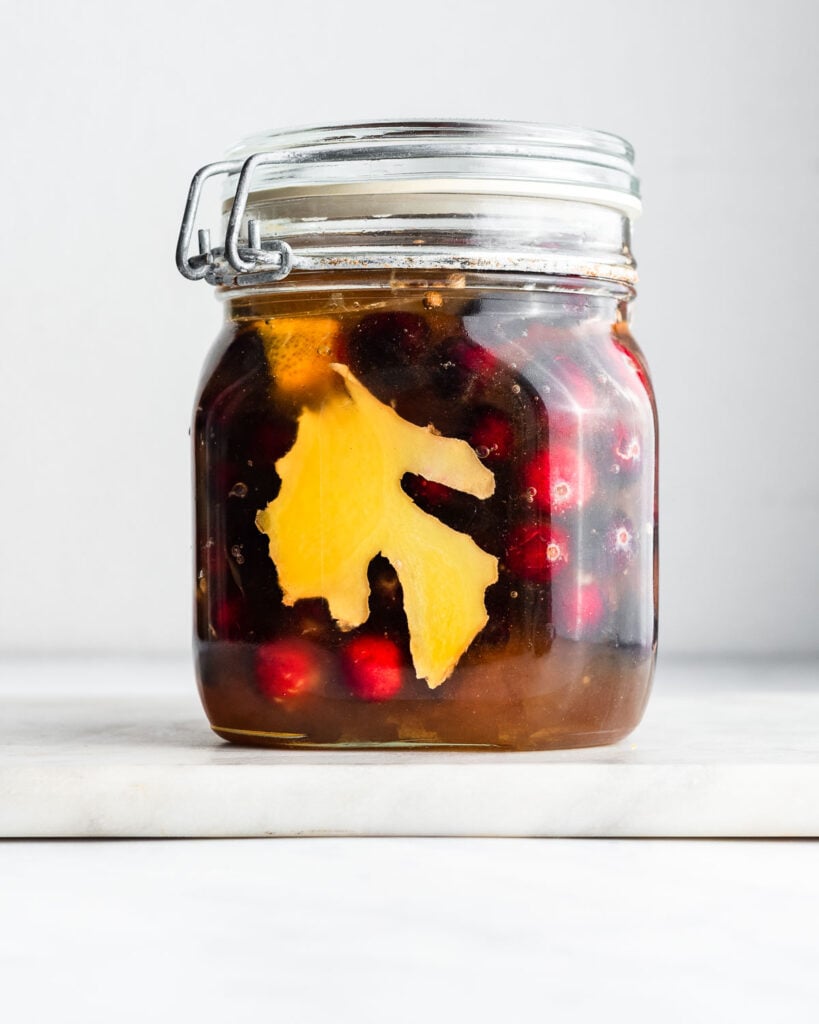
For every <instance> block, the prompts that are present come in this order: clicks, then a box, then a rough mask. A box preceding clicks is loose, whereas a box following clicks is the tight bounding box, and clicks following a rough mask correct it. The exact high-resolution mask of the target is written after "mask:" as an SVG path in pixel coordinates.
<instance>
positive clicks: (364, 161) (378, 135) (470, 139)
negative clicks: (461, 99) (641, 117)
mask: <svg viewBox="0 0 819 1024" xmlns="http://www.w3.org/2000/svg"><path fill="white" fill-rule="evenodd" d="M260 153H264V154H269V155H271V156H275V157H276V158H277V159H275V160H271V161H270V162H264V163H261V164H259V166H258V167H257V169H256V173H255V175H254V181H253V187H252V189H251V195H257V194H259V193H262V192H271V191H274V192H280V191H281V192H282V193H284V192H285V190H286V194H288V195H310V194H321V193H335V194H338V193H340V192H349V191H356V192H363V193H367V192H419V193H423V192H433V191H434V192H456V191H457V192H478V193H488V194H497V195H533V196H539V197H544V198H555V199H567V200H573V201H579V202H592V203H596V204H599V205H603V206H608V207H610V208H612V209H615V210H618V211H619V212H621V213H623V214H625V215H626V216H628V217H635V216H637V215H638V214H639V213H640V210H641V201H640V185H639V179H638V178H637V176H636V174H635V171H634V150H633V148H632V146H631V145H630V144H629V143H628V142H627V141H626V140H625V139H623V138H621V137H620V136H619V135H615V134H612V133H611V132H605V131H599V130H596V129H587V128H582V127H577V126H571V125H558V124H547V123H542V124H541V123H537V122H527V121H498V120H442V121H431V120H403V119H402V120H383V121H362V122H341V123H336V124H325V125H306V126H302V127H295V128H279V129H273V130H270V131H265V132H260V133H257V134H254V135H251V136H248V137H247V138H245V139H243V140H242V141H240V142H239V143H237V144H236V145H235V146H233V147H231V149H229V150H228V152H227V154H226V159H228V160H237V161H238V160H242V159H244V158H248V157H250V156H253V155H255V154H260ZM237 181H238V173H235V174H228V175H227V178H226V183H225V200H226V201H229V200H230V199H231V198H232V196H233V194H234V193H235V191H236V185H237Z"/></svg>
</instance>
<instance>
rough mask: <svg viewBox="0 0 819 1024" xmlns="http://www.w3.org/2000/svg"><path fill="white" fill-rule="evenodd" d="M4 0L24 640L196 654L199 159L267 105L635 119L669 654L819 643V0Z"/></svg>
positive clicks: (14, 518)
mask: <svg viewBox="0 0 819 1024" xmlns="http://www.w3.org/2000/svg"><path fill="white" fill-rule="evenodd" d="M3 6H4V7H5V8H6V9H5V10H4V12H3V23H4V25H3V29H2V33H0V89H2V97H3V101H2V104H0V138H2V140H3V153H4V157H3V166H2V171H1V172H0V187H1V188H2V196H3V204H2V211H3V213H2V223H3V229H2V237H3V245H2V247H0V280H2V282H3V286H4V287H3V301H2V305H1V306H0V309H1V310H2V312H1V313H0V321H1V327H0V330H1V331H2V342H1V343H0V360H2V365H1V366H0V372H1V373H2V376H0V380H2V385H3V387H2V400H1V401H0V481H2V497H1V499H0V545H1V547H0V649H3V650H6V651H20V652H26V651H35V650H36V651H54V652H60V651H95V650H108V651H112V650H121V651H141V652H183V651H184V650H186V649H187V646H188V637H189V628H190V627H189V614H190V612H189V609H190V599H189V590H190V583H189V549H190V531H189V516H190V506H189V502H190V497H189V466H188V439H187V427H188V418H189V412H190V407H191V402H192V396H193V392H194V387H195V384H196V379H197V375H198V372H199V367H200V365H201V363H202V360H203V357H204V354H205V351H206V349H207V347H208V345H209V344H210V340H211V339H212V338H213V337H214V336H215V334H216V331H217V328H218V323H219V310H218V307H217V305H216V303H215V302H214V300H213V297H212V293H211V292H210V290H209V288H208V286H206V285H205V284H199V285H192V284H189V283H186V282H184V281H183V280H182V279H181V278H180V277H179V276H178V274H177V273H176V271H175V269H174V265H173V248H174V243H175V235H176V231H177V227H178V221H179V217H180V215H181V210H182V204H183V199H184V195H185V191H186V188H187V184H188V181H189V178H190V175H191V174H192V172H193V171H194V170H195V169H196V168H197V167H198V166H200V165H201V164H203V163H206V162H208V161H210V160H213V159H217V158H218V157H219V156H220V154H221V152H222V151H223V149H224V148H225V147H226V146H227V145H228V144H229V143H232V142H233V141H234V140H235V139H237V138H238V137H240V136H243V135H245V134H247V133H249V132H252V131H256V130H260V129H264V128H267V127H273V126H282V125H287V124H293V123H296V124H298V123H303V122H321V121H327V120H339V119H362V118H370V117H379V116H387V117H401V116H412V115H414V116H421V117H437V116H477V117H510V118H522V119H531V120H548V121H558V122H574V123H579V124H583V125H587V126H590V127H600V128H605V129H609V130H613V131H616V132H619V133H621V134H623V135H625V136H626V137H627V138H629V139H630V140H631V141H632V142H633V143H634V145H635V147H636V149H637V154H638V167H639V171H640V173H641V175H642V177H643V182H644V198H645V211H646V212H645V215H644V217H643V219H642V221H641V222H640V223H639V225H638V231H637V236H636V251H637V255H638V258H639V261H640V266H641V286H640V297H639V300H638V303H637V307H636V311H635V312H636V317H635V322H636V329H637V334H638V337H639V338H640V340H641V343H642V345H643V347H644V349H645V350H646V353H647V355H648V357H649V360H650V363H651V365H652V368H653V371H654V376H655V381H656V385H657V391H658V395H659V401H660V407H661V409H660V412H661V430H662V438H661V441H662V506H661V518H662V564H663V587H662V618H663V622H662V643H663V645H664V649H665V650H666V651H675V652H720V651H725V652H744V653H753V652H788V653H792V652H801V653H810V652H816V651H817V650H819V640H818V639H817V630H816V627H817V614H816V608H817V598H819V529H817V518H819V517H818V516H817V510H818V509H819V458H818V457H817V453H816V448H817V441H819V430H818V429H817V424H816V412H815V404H816V403H815V393H816V386H817V381H818V380H819V344H817V338H816V334H817V331H816V321H815V314H814V306H815V303H814V293H815V290H816V286H817V273H816V272H817V269H819V268H817V239H816V227H817V212H819V210H818V208H819V198H818V196H819V188H818V186H819V134H817V131H816V126H817V121H818V120H819V109H818V108H819V61H817V59H816V42H817V29H818V28H819V5H817V4H816V3H815V2H812V0H804V2H799V0H791V2H788V0H780V2H779V3H777V4H764V5H759V4H754V3H748V2H747V0H746V2H742V0H722V2H720V0H687V2H685V3H676V4H665V3H657V2H655V0H637V2H628V0H618V2H616V3H613V2H611V0H586V2H585V3H583V4H570V3H566V2H560V3H556V2H544V0H531V2H523V0H507V2H505V3H503V4H498V3H497V2H491V3H490V2H483V0H471V2H462V3H448V4H447V3H444V2H442V0H435V2H429V0H413V2H411V3H410V2H408V3H406V4H403V5H400V6H396V5H394V4H384V3H383V2H378V0H349V2H347V3H343V4H342V3H330V2H326V3H310V2H304V0H302V2H299V0H279V2H274V0H265V2H259V0H243V2H242V3H240V4H230V3H227V2H225V0H222V2H220V3H214V2H212V0H198V2H196V3H188V2H184V3H173V2H169V0H164V2H161V3H160V2H155V0H141V2H139V3H133V4H127V5H125V4H116V3H111V2H110V0H106V2H100V0H90V2H84V3H76V2H64V3H50V4H44V3H36V2H29V3H26V4H16V5H14V8H13V9H12V8H11V5H10V4H9V3H8V2H7V0H6V2H5V3H4V5H3Z"/></svg>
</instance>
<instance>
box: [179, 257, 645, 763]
mask: <svg viewBox="0 0 819 1024" xmlns="http://www.w3.org/2000/svg"><path fill="white" fill-rule="evenodd" d="M294 276H295V275H294ZM328 276H329V277H331V278H333V281H332V286H331V287H329V286H328V284H327V281H326V280H321V279H320V278H319V277H318V275H317V276H316V278H315V279H313V280H311V278H309V277H307V276H302V277H301V278H300V279H299V280H298V281H294V282H292V283H288V285H287V287H284V286H278V287H277V288H276V289H275V290H270V291H267V292H264V291H261V290H255V289H248V290H246V291H245V292H243V293H235V294H234V296H233V297H232V298H229V299H228V321H227V324H226V327H225V330H224V331H223V333H222V335H221V336H220V338H219V339H218V341H217V343H216V345H215V347H214V349H213V351H212V352H211V355H210V358H209V362H208V366H207V368H206V370H205V373H204V376H203V380H202V385H201V388H200V392H199V396H198V399H197V408H196V415H195V423H194V455H195V465H196V469H195V474H196V584H195V601H196V637H195V644H196V656H197V657H196V660H197V670H198V677H199V683H200V692H201V695H202V699H203V703H204V706H205V709H206V712H207V714H208V716H209V718H210V721H211V724H212V727H213V728H214V730H215V731H216V732H217V733H218V734H219V735H221V736H223V737H224V738H226V739H230V740H234V741H236V742H245V743H256V744H262V745H269V746H330V747H334V746H339V747H367V746H376V747H378V746H446V747H464V746H466V747H477V748H500V749H511V750H533V749H548V748H554V747H568V746H584V745H595V744H601V743H608V742H613V741H615V740H617V739H619V738H621V737H622V736H624V735H626V734H627V733H628V732H630V731H631V729H633V728H634V726H635V725H636V724H637V723H638V721H639V719H640V717H641V715H642V711H643V708H644V705H645V701H646V699H647V695H648V690H649V686H650V681H651V676H652V671H653V663H654V654H655V644H656V581H657V563H656V544H657V532H656V414H655V408H654V401H653V395H652V391H651V385H650V383H649V380H648V376H647V371H646V367H645V362H644V360H643V358H642V355H641V353H640V352H639V350H638V349H637V347H636V345H635V343H634V341H633V339H632V338H631V335H630V333H629V330H628V327H627V315H626V308H627V298H628V296H627V294H626V293H625V291H624V290H620V291H618V290H617V289H615V288H611V289H609V288H602V287H584V286H583V283H582V282H578V281H577V280H573V281H572V280H561V279H557V278H548V277H546V276H544V275H540V276H539V277H523V276H519V275H513V274H506V275H489V274H471V275H466V276H465V275H463V274H461V275H458V276H457V277H454V278H453V277H450V278H446V277H444V276H442V275H437V276H436V275H434V274H429V275H428V276H427V277H424V278H419V277H418V275H417V274H415V275H413V274H410V273H409V272H406V273H404V274H401V273H397V274H396V273H393V274H387V273H384V274H381V275H379V274H376V273H370V274H365V273H360V274H356V273H347V274H344V275H341V274H339V275H337V276H336V277H334V276H333V274H330V275H324V277H325V279H326V278H327V277H328Z"/></svg>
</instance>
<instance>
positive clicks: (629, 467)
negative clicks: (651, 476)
mask: <svg viewBox="0 0 819 1024" xmlns="http://www.w3.org/2000/svg"><path fill="white" fill-rule="evenodd" d="M611 455H612V459H613V461H612V467H611V468H612V470H613V471H614V472H616V473H623V474H625V475H628V476H630V475H632V474H633V473H636V472H637V471H638V470H639V468H640V465H641V462H642V455H643V452H642V445H641V443H640V437H639V435H638V434H637V433H635V432H634V431H633V430H631V429H630V428H629V427H627V426H625V425H624V424H622V423H621V424H618V425H617V426H616V427H615V428H614V431H613V434H612V444H611Z"/></svg>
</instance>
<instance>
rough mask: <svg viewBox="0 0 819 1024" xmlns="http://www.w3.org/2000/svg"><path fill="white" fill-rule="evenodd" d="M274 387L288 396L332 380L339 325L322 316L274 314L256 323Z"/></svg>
mask: <svg viewBox="0 0 819 1024" xmlns="http://www.w3.org/2000/svg"><path fill="white" fill-rule="evenodd" d="M256 329H257V331H258V333H259V336H260V337H261V339H262V344H263V346H264V353H265V357H266V359H267V363H268V366H269V367H270V375H271V377H272V380H273V386H274V389H277V390H278V391H280V392H281V393H282V394H284V395H286V396H288V397H290V398H304V397H307V395H308V394H309V393H311V392H317V391H318V392H321V391H323V390H324V388H326V387H327V386H328V385H329V384H331V383H332V382H333V379H334V377H335V374H334V373H333V370H332V368H331V367H332V363H333V361H334V360H336V359H338V356H339V352H338V347H339V342H340V339H341V325H340V324H339V322H338V320H334V319H333V318H332V317H325V316H304V317H276V318H274V319H272V320H264V321H262V323H260V324H259V325H258V326H257V328H256Z"/></svg>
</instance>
